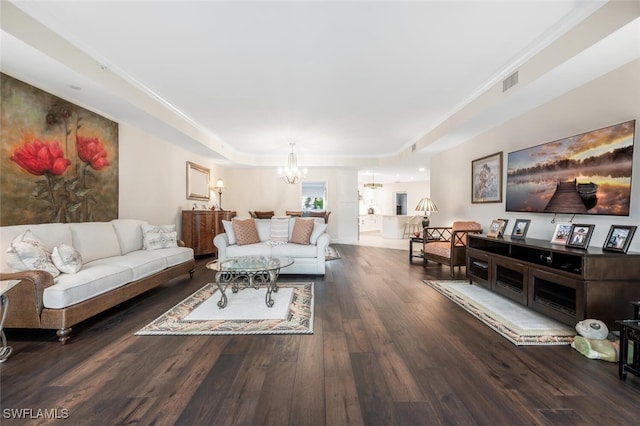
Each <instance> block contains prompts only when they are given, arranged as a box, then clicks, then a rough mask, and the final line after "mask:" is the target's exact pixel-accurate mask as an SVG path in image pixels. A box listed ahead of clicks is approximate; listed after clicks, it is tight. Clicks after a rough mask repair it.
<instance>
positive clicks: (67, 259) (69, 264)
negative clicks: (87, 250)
mask: <svg viewBox="0 0 640 426" xmlns="http://www.w3.org/2000/svg"><path fill="white" fill-rule="evenodd" d="M51 260H52V261H53V264H54V265H55V266H56V268H58V269H59V270H60V272H63V273H65V274H75V273H77V272H78V271H79V270H80V268H82V256H81V255H80V253H79V252H78V250H76V249H74V248H73V247H71V246H68V245H66V244H60V245H59V246H58V247H54V248H53V253H51Z"/></svg>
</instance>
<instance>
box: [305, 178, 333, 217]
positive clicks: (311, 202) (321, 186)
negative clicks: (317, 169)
mask: <svg viewBox="0 0 640 426" xmlns="http://www.w3.org/2000/svg"><path fill="white" fill-rule="evenodd" d="M326 199H327V195H326V183H325V182H302V201H301V207H302V210H303V211H309V210H316V211H318V210H326V209H327V206H326Z"/></svg>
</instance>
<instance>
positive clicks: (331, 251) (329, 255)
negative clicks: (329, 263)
mask: <svg viewBox="0 0 640 426" xmlns="http://www.w3.org/2000/svg"><path fill="white" fill-rule="evenodd" d="M340 258H341V256H340V253H338V250H337V249H335V248H333V247H331V246H327V249H326V250H325V256H324V259H325V260H336V259H340Z"/></svg>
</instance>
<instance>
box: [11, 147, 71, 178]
mask: <svg viewBox="0 0 640 426" xmlns="http://www.w3.org/2000/svg"><path fill="white" fill-rule="evenodd" d="M11 161H14V162H16V163H17V164H18V165H19V166H20V167H22V168H23V169H25V170H26V171H27V172H29V173H31V174H32V175H36V176H42V175H44V174H45V173H49V174H51V175H53V176H59V175H61V174H62V173H64V171H65V170H66V169H67V167H69V165H70V164H71V161H69V159H67V158H65V156H64V151H62V148H61V147H60V144H59V143H58V142H57V141H45V142H42V141H40V140H38V139H35V140H33V141H31V142H26V143H25V144H24V145H23V146H21V147H20V148H18V149H16V150H15V151H14V153H13V155H12V156H11Z"/></svg>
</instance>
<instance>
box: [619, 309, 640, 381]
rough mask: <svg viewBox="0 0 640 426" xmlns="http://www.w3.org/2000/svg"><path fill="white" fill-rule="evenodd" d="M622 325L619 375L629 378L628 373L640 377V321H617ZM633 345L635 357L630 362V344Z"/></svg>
mask: <svg viewBox="0 0 640 426" xmlns="http://www.w3.org/2000/svg"><path fill="white" fill-rule="evenodd" d="M616 323H617V324H618V325H620V357H619V358H618V375H619V376H620V380H624V379H626V378H627V371H628V372H631V373H633V374H635V375H636V376H640V320H622V321H616ZM630 342H631V343H633V356H632V358H631V362H629V343H630Z"/></svg>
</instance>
